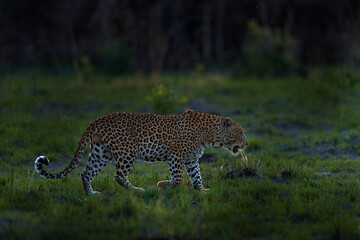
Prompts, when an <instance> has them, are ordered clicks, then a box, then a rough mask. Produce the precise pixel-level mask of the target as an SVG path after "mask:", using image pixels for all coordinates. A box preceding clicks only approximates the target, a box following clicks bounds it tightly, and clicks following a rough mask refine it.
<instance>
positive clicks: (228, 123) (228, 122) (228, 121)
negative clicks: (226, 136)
mask: <svg viewBox="0 0 360 240" xmlns="http://www.w3.org/2000/svg"><path fill="white" fill-rule="evenodd" d="M231 125H232V120H231V119H230V118H225V120H224V126H225V127H230V126H231Z"/></svg>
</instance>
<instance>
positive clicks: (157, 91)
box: [145, 84, 188, 115]
mask: <svg viewBox="0 0 360 240" xmlns="http://www.w3.org/2000/svg"><path fill="white" fill-rule="evenodd" d="M145 100H146V101H147V102H149V103H150V104H151V107H152V109H153V110H154V112H155V113H156V114H163V115H164V114H171V113H175V112H176V111H177V110H178V109H179V108H180V107H181V106H183V105H185V104H186V103H187V102H188V100H187V98H186V97H176V96H175V94H174V92H173V91H172V90H171V89H170V88H168V87H165V86H164V85H162V84H159V85H158V86H156V87H154V88H153V89H152V93H151V95H148V96H146V97H145Z"/></svg>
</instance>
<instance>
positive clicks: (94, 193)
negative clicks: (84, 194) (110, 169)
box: [89, 191, 101, 195]
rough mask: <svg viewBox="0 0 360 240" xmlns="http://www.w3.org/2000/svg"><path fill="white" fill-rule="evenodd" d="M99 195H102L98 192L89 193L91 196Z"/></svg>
mask: <svg viewBox="0 0 360 240" xmlns="http://www.w3.org/2000/svg"><path fill="white" fill-rule="evenodd" d="M98 194H101V193H100V192H98V191H91V192H90V193H89V195H98Z"/></svg>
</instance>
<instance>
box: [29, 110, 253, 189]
mask: <svg viewBox="0 0 360 240" xmlns="http://www.w3.org/2000/svg"><path fill="white" fill-rule="evenodd" d="M89 142H90V150H89V157H88V161H87V164H86V166H85V169H84V171H83V172H82V173H81V182H82V187H83V189H84V192H85V194H87V195H94V194H99V193H100V192H98V191H94V190H93V189H92V186H91V182H92V180H93V179H94V177H95V176H97V175H98V174H99V173H100V172H101V171H102V169H103V168H104V167H105V166H107V165H108V164H109V163H110V162H111V161H112V160H114V162H115V175H114V177H113V178H114V180H115V182H116V183H118V184H119V185H120V186H122V187H123V188H125V189H133V190H137V191H141V192H143V191H145V190H144V189H143V188H140V187H136V186H134V185H132V184H131V183H130V182H129V181H128V179H127V177H128V175H129V174H130V171H131V169H132V167H133V166H134V163H135V161H136V160H141V161H147V162H167V165H168V167H169V170H170V175H171V180H163V181H160V182H158V183H157V187H158V188H160V189H164V188H166V187H168V186H172V187H178V186H179V185H180V184H181V183H182V181H183V176H184V172H185V170H184V169H186V172H187V173H188V175H189V178H190V181H191V183H192V186H193V188H194V189H196V190H205V191H207V190H209V189H207V188H204V186H203V183H202V178H201V175H200V167H199V159H200V157H201V156H202V154H203V152H204V150H205V149H206V148H208V147H213V146H218V147H222V148H224V149H226V150H228V151H230V152H231V153H232V154H233V155H237V154H238V153H239V151H243V150H244V149H245V148H246V146H247V145H248V141H247V138H246V136H245V132H244V129H243V128H242V127H241V126H240V125H239V124H238V123H236V122H235V121H233V120H232V119H230V118H228V117H221V116H219V115H213V114H207V113H201V112H197V111H194V110H187V111H185V112H183V113H181V114H178V115H156V114H152V113H128V112H116V113H111V114H108V115H105V116H103V117H100V118H98V119H97V120H95V121H94V122H93V123H92V124H90V125H89V126H88V128H87V129H86V131H85V132H84V133H83V135H82V137H81V139H80V142H79V144H78V147H77V149H76V152H75V155H74V157H73V159H72V161H71V162H70V164H69V165H68V166H67V167H66V168H65V169H64V170H62V171H60V172H57V173H49V172H47V171H46V170H45V169H44V168H43V165H46V166H48V165H49V164H50V161H49V159H48V158H47V157H46V156H39V157H38V158H37V159H36V160H35V164H34V167H35V170H36V172H37V173H38V174H39V175H40V176H41V177H43V178H45V179H59V178H63V177H65V176H67V175H68V174H70V173H71V172H72V171H73V170H74V169H75V168H76V167H77V166H78V165H79V163H80V160H81V158H82V155H83V154H84V151H85V149H86V147H87V144H88V143H89Z"/></svg>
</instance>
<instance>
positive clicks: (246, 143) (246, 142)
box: [245, 139, 249, 147]
mask: <svg viewBox="0 0 360 240" xmlns="http://www.w3.org/2000/svg"><path fill="white" fill-rule="evenodd" d="M247 145H249V142H248V140H247V139H245V147H246V146H247Z"/></svg>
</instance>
